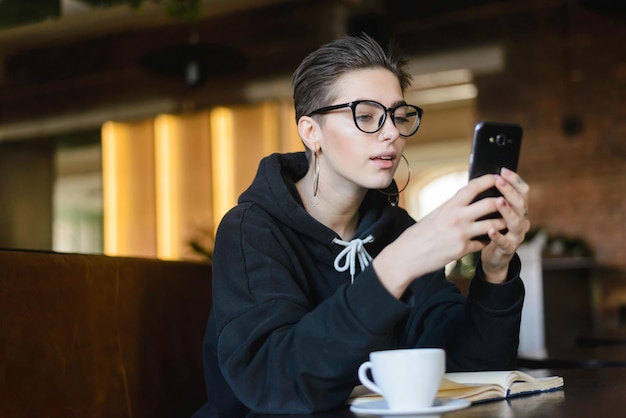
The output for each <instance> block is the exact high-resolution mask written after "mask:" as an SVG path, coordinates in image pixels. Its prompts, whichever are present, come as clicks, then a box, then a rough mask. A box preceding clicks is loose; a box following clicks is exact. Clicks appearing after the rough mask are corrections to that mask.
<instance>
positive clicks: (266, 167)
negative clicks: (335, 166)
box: [239, 152, 414, 253]
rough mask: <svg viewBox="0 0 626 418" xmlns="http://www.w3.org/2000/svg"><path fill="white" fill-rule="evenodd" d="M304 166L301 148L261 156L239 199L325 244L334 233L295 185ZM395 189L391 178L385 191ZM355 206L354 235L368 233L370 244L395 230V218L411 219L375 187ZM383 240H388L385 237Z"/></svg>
mask: <svg viewBox="0 0 626 418" xmlns="http://www.w3.org/2000/svg"><path fill="white" fill-rule="evenodd" d="M308 168H309V163H308V161H307V159H306V154H305V153H304V152H297V153H288V154H272V155H270V156H268V157H265V158H264V159H263V160H262V161H261V163H260V165H259V169H258V171H257V174H256V177H255V179H254V181H253V182H252V184H251V185H250V187H249V188H248V189H247V190H246V191H245V192H244V193H242V195H241V196H240V198H239V203H240V204H249V205H257V206H259V207H260V208H262V209H263V210H264V211H265V212H267V213H268V214H269V215H271V216H272V217H273V218H275V219H276V220H277V221H278V222H280V223H283V224H285V225H286V226H287V227H289V228H291V229H293V230H296V231H298V232H299V233H301V234H304V235H307V236H310V237H311V238H314V239H316V240H320V241H322V242H324V243H325V244H326V245H328V244H329V243H332V241H333V240H334V239H335V238H338V236H337V234H336V233H335V232H334V231H333V230H331V229H330V228H328V227H326V226H325V225H323V224H321V223H320V222H318V221H317V220H316V219H315V218H313V217H312V216H311V215H309V213H308V212H307V211H306V210H305V209H304V205H303V203H302V200H301V199H300V195H299V194H298V191H297V189H296V186H295V183H296V182H297V181H298V180H300V179H301V178H302V177H304V175H305V174H306V172H307V170H308ZM396 190H397V187H396V185H395V182H392V184H391V185H390V186H389V187H388V188H387V189H386V190H385V192H388V193H389V192H394V191H396ZM359 210H360V221H359V225H358V227H357V230H356V233H355V237H354V238H361V239H365V238H367V237H368V236H369V235H372V236H373V241H372V243H373V245H374V246H375V243H376V242H378V241H379V240H380V238H381V237H382V236H385V235H388V232H387V231H397V230H398V229H397V228H396V227H397V223H398V221H400V222H401V223H403V224H405V225H407V224H411V223H413V222H414V221H413V220H412V219H411V218H410V217H409V216H408V214H406V212H405V211H404V210H403V209H401V208H398V207H393V206H391V204H390V203H389V201H388V198H387V196H386V195H384V194H382V193H380V192H378V191H376V190H370V191H368V193H367V194H366V196H365V198H364V199H363V202H362V204H361V207H360V209H359ZM394 238H395V237H394ZM383 241H384V242H385V243H388V242H389V237H387V239H384V240H383ZM379 250H380V249H379ZM379 250H377V251H375V253H378V251H379Z"/></svg>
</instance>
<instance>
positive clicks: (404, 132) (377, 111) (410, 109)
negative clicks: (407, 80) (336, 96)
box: [307, 100, 424, 137]
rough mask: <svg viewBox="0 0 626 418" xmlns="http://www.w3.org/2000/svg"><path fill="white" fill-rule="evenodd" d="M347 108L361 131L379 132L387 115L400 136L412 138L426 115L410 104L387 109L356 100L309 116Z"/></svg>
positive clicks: (322, 108) (369, 102) (372, 101)
mask: <svg viewBox="0 0 626 418" xmlns="http://www.w3.org/2000/svg"><path fill="white" fill-rule="evenodd" d="M346 107H349V108H350V109H352V117H353V119H354V124H355V125H356V127H357V128H359V130H360V131H362V132H365V133H368V134H373V133H374V132H378V131H379V130H380V128H382V127H383V125H384V124H385V121H386V120H387V114H389V115H391V121H392V122H393V124H394V126H395V127H396V129H397V130H398V132H399V133H400V136H403V137H408V136H411V135H413V134H414V133H415V132H417V128H419V127H420V122H421V121H422V114H423V113H424V111H423V110H422V109H421V108H419V107H417V106H413V105H410V104H404V103H403V104H399V105H397V106H394V107H385V106H384V105H382V104H381V103H378V102H376V101H374V100H355V101H354V102H350V103H342V104H336V105H332V106H326V107H321V108H319V109H317V110H314V111H312V112H311V113H309V114H308V115H307V116H313V115H322V114H324V113H328V112H331V111H333V110H337V109H343V108H346Z"/></svg>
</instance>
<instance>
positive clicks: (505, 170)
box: [500, 167, 513, 174]
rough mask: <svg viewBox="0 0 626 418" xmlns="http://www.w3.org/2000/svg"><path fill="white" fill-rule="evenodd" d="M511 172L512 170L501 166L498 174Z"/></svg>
mask: <svg viewBox="0 0 626 418" xmlns="http://www.w3.org/2000/svg"><path fill="white" fill-rule="evenodd" d="M512 172H513V171H511V170H509V169H508V168H506V167H502V168H501V169H500V174H508V173H512Z"/></svg>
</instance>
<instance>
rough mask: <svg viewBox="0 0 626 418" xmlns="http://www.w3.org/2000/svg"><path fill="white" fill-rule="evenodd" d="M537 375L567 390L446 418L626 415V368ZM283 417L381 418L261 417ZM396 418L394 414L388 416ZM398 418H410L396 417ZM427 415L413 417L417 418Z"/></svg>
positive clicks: (339, 415) (347, 416)
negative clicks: (556, 380) (560, 378)
mask: <svg viewBox="0 0 626 418" xmlns="http://www.w3.org/2000/svg"><path fill="white" fill-rule="evenodd" d="M530 373H531V374H533V375H537V376H541V375H559V376H563V378H564V380H565V388H564V389H563V390H561V391H557V392H547V393H540V394H535V395H530V396H525V397H519V398H512V399H508V400H502V401H494V402H489V403H483V404H477V405H473V406H471V407H469V408H466V409H462V410H460V411H454V412H450V413H447V414H444V415H442V417H443V418H470V417H471V418H494V417H498V418H499V417H520V418H522V417H532V418H536V417H550V418H560V417H562V418H588V417H601V418H614V417H615V418H617V417H620V418H622V417H624V416H626V368H624V367H615V368H613V367H609V368H569V369H553V370H552V369H551V370H534V371H531V372H530ZM257 416H258V417H276V418H278V417H281V418H287V417H291V418H296V417H298V418H305V417H310V418H359V417H361V418H365V417H368V418H369V417H378V416H379V415H357V414H353V413H352V412H350V411H349V410H348V409H347V408H345V409H341V410H338V411H332V412H327V413H322V414H315V415H257ZM388 417H389V418H392V415H389V416H388ZM393 417H394V418H396V417H397V418H407V416H406V415H404V416H393ZM418 417H419V418H424V416H423V415H422V416H413V418H418Z"/></svg>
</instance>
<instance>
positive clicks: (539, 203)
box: [476, 10, 626, 268]
mask: <svg viewBox="0 0 626 418" xmlns="http://www.w3.org/2000/svg"><path fill="white" fill-rule="evenodd" d="M539 21H540V22H541V20H539ZM536 22H537V20H536V19H535V23H536ZM543 22H544V23H545V24H543V25H541V24H539V25H537V24H535V28H534V29H535V30H534V31H532V32H529V33H524V31H511V32H508V37H507V38H505V39H504V45H505V48H506V56H507V69H506V71H505V72H503V73H500V74H496V75H488V76H484V77H480V78H478V79H477V80H476V83H477V85H478V91H479V97H478V112H479V119H487V120H489V119H490V120H502V121H507V120H510V121H516V122H519V123H521V124H522V125H523V126H524V131H525V132H524V134H525V136H524V144H523V147H522V157H521V161H520V168H519V171H520V173H521V174H522V176H523V177H524V178H525V179H526V180H527V181H528V182H529V183H530V185H531V196H530V214H531V220H532V223H533V226H534V227H542V228H544V229H545V230H546V231H547V232H548V234H549V235H566V236H571V237H576V238H582V239H583V240H585V241H586V242H587V243H588V244H589V245H590V246H591V248H592V250H593V252H594V253H595V260H596V262H597V263H598V264H600V265H608V266H615V267H621V268H625V267H626V48H625V47H624V40H626V19H624V18H621V19H613V18H612V17H609V16H601V15H597V14H594V13H592V12H586V11H580V10H579V11H578V12H576V13H575V14H574V15H572V16H570V18H569V20H568V21H567V25H566V24H565V23H563V22H562V21H561V23H560V24H559V25H555V26H554V27H551V26H550V25H549V23H550V20H549V19H545V20H543ZM568 115H576V116H578V117H580V118H581V119H580V120H581V121H582V123H583V129H582V131H581V132H580V133H579V134H573V135H568V134H566V133H565V132H564V130H563V129H562V121H563V118H564V117H566V116H568Z"/></svg>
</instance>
